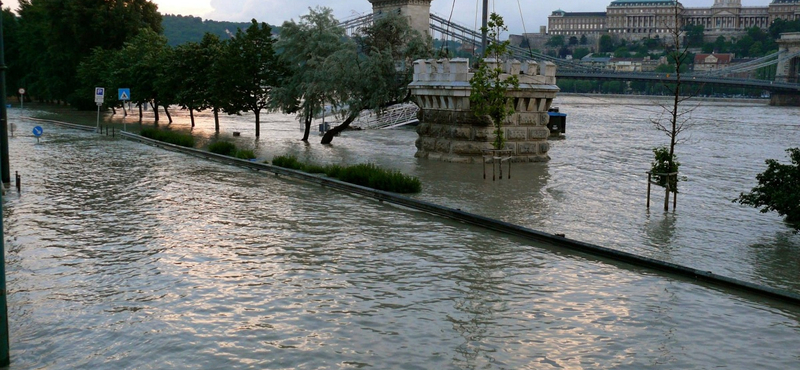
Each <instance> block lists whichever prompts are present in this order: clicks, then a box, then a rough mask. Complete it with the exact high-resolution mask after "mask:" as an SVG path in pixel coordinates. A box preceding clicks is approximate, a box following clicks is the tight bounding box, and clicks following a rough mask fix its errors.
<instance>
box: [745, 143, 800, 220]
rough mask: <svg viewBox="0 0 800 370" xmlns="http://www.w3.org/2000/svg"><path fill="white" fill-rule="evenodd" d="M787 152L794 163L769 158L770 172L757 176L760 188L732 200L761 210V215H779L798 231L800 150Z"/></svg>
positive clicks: (767, 170)
mask: <svg viewBox="0 0 800 370" xmlns="http://www.w3.org/2000/svg"><path fill="white" fill-rule="evenodd" d="M786 152H787V153H789V157H790V159H791V161H792V164H780V163H779V162H778V161H777V160H774V159H767V160H766V164H767V169H766V170H765V171H764V172H762V173H760V174H758V175H756V180H758V185H757V186H756V187H754V188H753V189H752V190H750V192H749V193H747V194H745V193H741V194H740V195H739V198H738V199H734V200H733V201H734V202H739V203H740V204H744V205H749V206H753V207H755V208H758V207H762V208H761V212H762V213H767V212H769V211H775V212H778V214H779V215H781V216H784V218H785V220H786V222H788V223H789V224H790V225H791V226H792V227H793V228H794V229H795V230H796V231H797V230H800V148H790V149H787V150H786Z"/></svg>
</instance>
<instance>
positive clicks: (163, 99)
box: [113, 29, 173, 122]
mask: <svg viewBox="0 0 800 370" xmlns="http://www.w3.org/2000/svg"><path fill="white" fill-rule="evenodd" d="M171 52H172V49H171V48H170V47H169V45H167V39H166V37H164V36H161V35H159V34H157V33H155V32H154V31H152V30H150V29H143V30H141V31H140V32H139V34H137V35H136V36H135V37H133V38H132V39H131V40H130V41H129V42H126V43H125V46H124V47H123V48H122V50H120V51H119V53H118V57H117V58H115V59H114V60H115V63H116V66H115V67H114V74H113V76H114V77H113V80H114V81H115V82H116V86H117V87H127V88H130V89H131V95H132V96H131V101H132V102H134V103H136V105H137V106H138V107H139V117H140V118H141V112H142V108H143V107H144V106H146V105H147V104H149V105H150V106H151V107H153V112H154V113H155V120H156V122H158V121H159V114H158V107H159V106H163V107H164V110H165V112H166V113H167V116H169V111H167V106H168V105H169V104H170V103H173V101H172V100H173V96H172V95H171V92H170V91H167V90H165V89H163V87H162V88H161V89H159V86H158V81H161V80H162V79H163V78H164V76H165V74H166V73H167V69H166V65H167V64H168V61H169V60H170V58H171V57H172V56H171Z"/></svg>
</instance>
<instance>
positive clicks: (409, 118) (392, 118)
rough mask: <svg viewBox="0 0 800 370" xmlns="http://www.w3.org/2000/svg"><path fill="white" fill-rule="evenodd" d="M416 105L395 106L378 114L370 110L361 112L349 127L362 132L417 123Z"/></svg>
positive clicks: (417, 108)
mask: <svg viewBox="0 0 800 370" xmlns="http://www.w3.org/2000/svg"><path fill="white" fill-rule="evenodd" d="M418 112H419V107H417V105H416V104H411V103H407V104H396V105H393V106H391V107H389V108H386V109H384V110H382V111H380V112H375V111H371V110H364V111H361V114H360V115H359V116H358V118H356V120H355V121H353V123H352V124H351V126H353V127H356V128H360V129H363V130H374V129H388V128H393V127H399V126H403V125H409V124H414V123H418V122H419V120H418V119H417V113H418Z"/></svg>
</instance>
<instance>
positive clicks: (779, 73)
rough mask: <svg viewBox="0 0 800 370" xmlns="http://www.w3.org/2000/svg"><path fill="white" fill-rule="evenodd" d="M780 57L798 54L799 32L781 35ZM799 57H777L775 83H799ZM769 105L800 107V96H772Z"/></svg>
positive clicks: (779, 43) (799, 50) (799, 45)
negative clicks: (781, 56) (783, 58)
mask: <svg viewBox="0 0 800 370" xmlns="http://www.w3.org/2000/svg"><path fill="white" fill-rule="evenodd" d="M778 45H779V47H780V52H781V55H792V54H797V53H800V32H789V33H782V34H781V38H780V39H779V40H778ZM798 75H800V56H795V57H793V58H789V59H785V60H782V59H781V58H780V57H778V65H777V70H776V71H775V81H776V82H790V83H800V78H798ZM770 105H791V106H800V95H798V94H772V96H771V98H770Z"/></svg>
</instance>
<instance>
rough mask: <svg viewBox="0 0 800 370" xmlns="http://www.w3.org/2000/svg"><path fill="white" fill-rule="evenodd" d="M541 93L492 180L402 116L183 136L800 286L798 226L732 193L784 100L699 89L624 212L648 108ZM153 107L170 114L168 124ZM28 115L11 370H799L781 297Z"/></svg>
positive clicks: (17, 203)
mask: <svg viewBox="0 0 800 370" xmlns="http://www.w3.org/2000/svg"><path fill="white" fill-rule="evenodd" d="M556 103H557V105H558V106H560V107H561V110H562V112H566V113H568V114H569V117H568V121H567V135H566V138H565V139H563V140H555V141H553V142H552V148H551V151H550V155H551V157H552V160H551V161H550V162H548V163H538V164H514V165H513V167H512V176H511V179H503V180H500V181H491V180H484V179H483V176H482V168H481V165H461V164H446V163H439V162H432V161H427V160H419V159H415V158H414V157H413V154H414V152H415V148H414V140H415V139H416V133H414V131H413V130H412V129H400V130H379V131H352V132H346V133H344V134H343V135H342V136H341V137H339V138H336V139H335V140H334V144H333V145H332V146H322V145H320V144H318V137H317V136H313V135H312V141H311V142H310V143H309V144H304V143H301V142H299V141H298V139H299V138H300V137H301V135H302V133H301V132H300V128H299V124H298V123H297V122H296V121H295V120H294V118H293V117H289V116H284V115H278V114H271V115H264V116H263V117H262V122H263V126H262V137H261V138H259V139H256V138H255V137H254V129H253V123H252V122H253V121H252V119H253V117H252V116H247V115H245V116H241V117H239V116H226V117H222V133H221V134H219V135H216V134H215V133H214V129H213V122H212V121H211V120H210V117H209V116H208V115H205V114H200V115H199V117H198V124H197V126H196V127H195V128H194V130H193V133H194V134H195V136H196V137H198V138H199V139H200V140H199V144H198V145H199V146H203V145H205V144H207V143H208V142H210V141H212V140H216V139H218V136H221V137H222V138H224V139H227V140H233V141H236V142H237V144H238V145H239V146H241V147H248V148H251V149H254V150H256V152H257V153H258V155H259V157H260V159H271V158H272V157H273V156H275V155H282V154H287V153H289V154H294V155H297V156H298V157H300V158H302V159H306V160H312V161H316V162H319V163H353V162H373V163H377V164H380V165H382V166H385V167H389V168H393V169H398V170H401V171H403V172H405V173H409V174H412V175H416V176H419V177H420V178H421V179H422V181H423V192H422V193H421V194H418V195H414V197H417V198H419V199H423V200H427V201H432V202H436V203H439V204H443V205H446V206H450V207H454V208H461V209H463V210H465V211H469V212H474V213H478V214H482V215H486V216H490V217H495V218H499V219H502V220H505V221H509V222H513V223H516V224H520V225H523V226H527V227H531V228H534V229H539V230H543V231H547V232H554V233H565V234H566V235H567V236H568V237H570V238H573V239H578V240H583V241H587V242H591V243H595V244H599V245H603V246H607V247H612V248H616V249H620V250H625V251H629V252H634V253H638V254H642V255H645V256H649V257H653V258H658V259H662V260H667V261H671V262H676V263H680V264H684V265H688V266H691V267H695V268H701V269H704V270H709V271H713V272H715V273H719V274H722V275H726V276H730V277H734V278H737V279H741V280H746V281H751V282H755V283H759V284H763V285H767V286H771V287H775V288H780V289H785V290H788V291H792V292H800V257H798V255H799V254H798V252H800V239H799V238H798V235H796V234H794V233H792V231H791V229H789V228H788V227H787V226H786V225H785V224H784V223H783V222H782V221H781V218H780V217H779V216H778V215H774V214H761V213H759V212H758V211H757V210H755V209H752V208H748V207H744V206H740V205H738V204H734V203H731V199H733V198H736V197H737V196H738V194H739V193H740V192H743V191H748V190H749V189H750V188H752V187H753V186H754V185H755V184H756V181H755V175H756V174H757V173H759V172H761V171H763V169H764V168H765V164H764V160H765V159H768V158H775V159H779V160H781V161H782V162H787V161H788V159H787V157H786V154H785V152H784V150H785V149H786V148H789V147H791V146H797V145H798V144H797V143H798V142H800V140H798V138H799V136H800V135H799V134H800V132H799V130H800V110H799V109H797V108H776V107H768V106H765V105H756V104H737V103H702V104H701V105H700V106H699V107H698V108H697V109H696V110H695V111H694V112H693V113H692V118H693V120H694V121H693V122H695V125H696V126H695V127H692V129H691V130H689V131H687V135H686V138H687V142H685V143H682V144H680V145H679V147H678V150H677V152H678V156H679V160H680V162H681V163H682V166H681V172H682V174H683V175H685V176H686V178H687V179H686V180H687V181H685V182H681V184H680V190H681V194H680V195H679V198H678V208H677V210H676V211H670V212H667V213H665V212H663V211H662V210H661V206H660V201H662V200H663V198H661V197H663V194H662V193H661V192H655V193H654V196H653V205H652V207H653V208H651V210H650V211H648V210H647V209H646V208H645V204H644V203H645V196H646V194H645V193H646V177H645V174H644V172H645V171H646V170H647V169H648V168H649V163H650V160H651V158H652V151H651V149H652V148H653V147H655V146H657V145H662V144H663V143H666V140H667V138H666V136H664V135H663V134H661V133H659V132H657V131H655V130H654V129H652V124H651V123H650V118H653V117H655V116H657V115H658V113H659V110H658V109H659V108H658V106H657V105H656V104H654V103H652V102H651V101H649V100H642V99H626V98H612V97H603V96H566V97H559V99H557V101H556ZM173 113H174V116H175V117H174V118H175V119H176V121H175V123H173V124H171V125H169V128H171V129H174V130H186V131H188V130H189V129H190V128H189V124H188V118H187V117H186V114H184V113H180V112H173ZM33 114H36V115H42V114H44V113H43V112H33V111H30V110H28V111H26V112H20V111H19V110H18V109H12V110H10V111H9V118H10V120H11V122H16V125H17V130H16V135H15V137H13V138H11V139H10V150H11V167H12V168H11V170H12V174H13V172H14V171H19V172H20V174H21V175H22V181H23V188H22V193H21V194H17V193H16V192H11V193H8V194H7V195H6V196H5V197H4V199H5V204H4V206H3V207H4V208H3V211H4V228H5V235H6V238H5V239H6V251H7V257H6V259H7V276H8V277H7V279H8V301H9V321H10V327H11V348H12V352H11V356H12V366H11V368H12V369H66V368H78V369H172V368H189V369H191V368H197V369H328V368H364V367H371V368H391V369H548V368H552V369H557V368H567V369H595V368H616V369H641V368H645V367H658V368H666V369H711V368H726V369H756V368H757V369H790V368H799V367H800V350H798V346H797V343H798V341H800V308H799V307H794V306H787V305H783V304H779V303H776V302H770V301H765V300H763V299H761V298H757V297H751V296H747V295H743V294H741V293H737V292H733V291H727V290H724V289H719V288H714V287H708V286H704V285H700V284H696V283H694V282H691V281H687V280H684V279H680V278H675V277H672V276H668V275H663V274H660V273H656V272H652V271H648V270H643V269H638V268H632V267H630V266H626V265H620V264H614V263H609V262H607V261H601V260H597V259H594V258H590V257H587V256H583V255H577V254H573V253H569V252H565V251H561V250H558V249H553V248H551V247H548V246H545V245H538V244H535V243H532V242H530V241H526V240H519V239H516V238H512V237H507V236H504V235H501V234H497V233H493V232H488V231H486V230H483V229H480V228H475V227H472V226H468V225H464V224H461V223H457V222H453V221H449V220H444V219H440V218H437V217H433V216H430V215H427V214H424V213H420V212H414V211H409V210H406V209H402V208H398V207H393V206H390V205H386V204H382V203H377V202H374V201H371V200H369V199H365V198H361V197H355V196H350V195H347V194H344V193H340V192H336V191H331V190H329V189H325V188H321V187H318V186H314V185H310V184H306V183H303V182H300V181H295V180H291V179H285V178H276V177H274V176H271V175H265V174H261V173H255V172H252V171H249V170H245V169H240V168H237V167H230V166H226V165H222V164H218V163H215V162H210V161H204V160H201V159H198V158H194V157H189V156H185V155H182V154H178V153H173V152H169V151H164V150H162V149H158V148H153V147H149V146H145V145H141V144H136V143H132V142H128V141H125V140H119V139H118V138H117V139H114V138H111V137H105V136H99V135H97V134H93V133H88V132H83V131H78V130H74V129H69V128H64V127H59V126H54V125H50V124H46V123H34V122H31V121H27V120H24V119H19V116H20V115H24V116H27V115H33ZM149 117H150V116H149V115H148V117H146V119H148V118H149ZM51 118H54V119H65V120H70V121H80V120H82V119H85V120H86V121H87V122H90V121H91V115H87V116H86V117H85V118H81V117H80V115H79V114H75V113H68V116H66V115H65V113H56V114H52V115H51ZM103 119H104V121H105V122H113V123H116V124H121V122H122V119H121V118H120V115H117V116H114V117H110V116H106V117H104V118H103ZM15 120H16V121H15ZM125 121H126V122H128V124H127V128H128V129H135V128H136V127H138V124H137V123H135V122H136V121H134V120H133V119H132V118H126V119H125ZM35 125H41V126H42V127H43V128H44V131H45V134H44V136H43V138H42V139H41V142H40V143H38V144H37V142H36V140H35V139H34V138H33V137H32V135H31V134H30V132H31V129H32V128H33V126H35ZM161 126H162V127H163V126H167V125H164V124H162V125H161ZM233 131H238V132H241V136H240V137H236V138H234V137H232V132H233Z"/></svg>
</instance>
